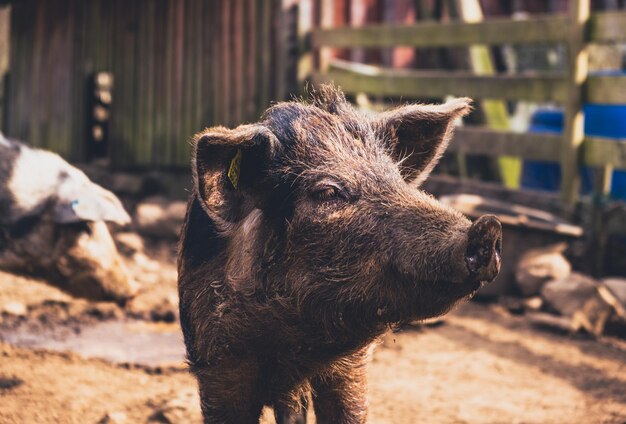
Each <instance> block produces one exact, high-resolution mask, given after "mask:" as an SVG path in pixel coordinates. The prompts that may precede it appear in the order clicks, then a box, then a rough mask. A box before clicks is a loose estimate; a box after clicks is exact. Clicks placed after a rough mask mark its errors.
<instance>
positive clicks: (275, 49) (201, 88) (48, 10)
mask: <svg viewBox="0 0 626 424" xmlns="http://www.w3.org/2000/svg"><path fill="white" fill-rule="evenodd" d="M287 4H288V2H286V1H284V0H213V1H206V0H132V1H129V0H108V1H107V0H90V1H86V0H24V1H19V2H15V3H14V4H13V6H12V12H11V22H12V25H11V28H12V29H11V43H12V44H11V59H10V67H11V74H10V84H9V94H8V102H7V105H8V113H7V115H8V119H7V123H6V129H7V132H8V134H9V135H11V136H13V137H15V138H18V139H23V140H27V141H29V142H30V143H32V144H34V145H36V146H41V147H45V148H49V149H52V150H55V151H57V152H59V153H61V154H62V155H63V156H65V157H66V158H68V159H70V160H73V161H81V160H84V159H85V154H86V150H87V149H86V148H85V147H86V146H85V140H86V137H85V134H86V131H87V130H86V128H85V121H86V114H87V111H86V110H85V105H86V98H87V93H86V86H87V78H88V76H89V75H91V74H92V73H93V72H95V71H110V72H112V73H113V76H114V89H113V106H112V114H111V122H110V149H111V152H110V154H111V162H112V165H113V166H114V167H146V166H149V167H155V166H157V167H162V168H165V167H172V166H174V167H177V166H186V165H187V164H188V161H189V144H188V141H189V138H190V137H191V136H192V135H193V134H194V133H195V132H197V131H199V130H201V129H202V128H204V127H206V126H211V125H216V124H224V125H235V124H238V123H241V122H245V121H253V120H256V119H257V118H258V116H259V114H260V113H261V112H262V111H263V110H264V109H265V108H266V107H267V105H268V104H269V103H270V101H271V100H280V99H284V98H286V97H287V96H288V95H289V94H290V93H291V92H294V91H296V87H295V69H294V65H293V64H294V63H295V55H292V54H290V51H291V50H292V47H293V46H292V44H293V39H292V38H290V34H295V30H296V28H295V23H296V20H295V19H294V16H296V15H295V10H292V9H289V8H288V7H287Z"/></svg>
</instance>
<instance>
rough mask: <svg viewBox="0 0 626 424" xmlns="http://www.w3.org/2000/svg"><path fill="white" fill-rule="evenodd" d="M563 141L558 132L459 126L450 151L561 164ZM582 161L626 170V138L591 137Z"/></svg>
mask: <svg viewBox="0 0 626 424" xmlns="http://www.w3.org/2000/svg"><path fill="white" fill-rule="evenodd" d="M562 138H563V136H562V134H554V133H512V132H506V131H495V130H491V129H488V128H485V127H458V128H457V129H456V131H455V135H454V138H453V140H452V143H450V147H449V148H448V151H449V152H451V153H464V154H476V155H486V156H491V157H498V156H504V155H508V156H517V157H520V158H523V159H528V160H539V161H546V162H559V160H560V143H561V141H562ZM581 159H582V162H583V163H584V164H585V165H589V166H601V167H602V166H606V165H610V166H613V167H615V168H620V169H626V139H624V140H620V139H612V138H603V137H591V136H587V137H585V141H584V142H583V146H582V158H581Z"/></svg>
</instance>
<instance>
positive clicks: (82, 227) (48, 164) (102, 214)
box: [0, 133, 134, 301]
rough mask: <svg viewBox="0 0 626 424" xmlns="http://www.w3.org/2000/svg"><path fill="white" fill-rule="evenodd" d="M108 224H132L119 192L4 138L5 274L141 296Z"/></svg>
mask: <svg viewBox="0 0 626 424" xmlns="http://www.w3.org/2000/svg"><path fill="white" fill-rule="evenodd" d="M104 221H111V222H117V223H119V224H125V223H127V222H129V221H130V217H129V216H128V214H127V213H126V211H125V210H124V208H123V207H122V205H121V203H120V201H119V200H118V199H117V198H116V197H115V195H114V194H113V193H111V192H109V191H107V190H105V189H103V188H102V187H100V186H98V185H96V184H94V183H92V182H91V181H90V180H89V179H88V178H87V176H86V175H85V174H84V173H82V172H81V171H80V170H78V169H77V168H74V167H73V166H71V165H70V164H69V163H67V162H65V161H64V160H63V159H61V158H60V157H59V156H57V155H55V154H53V153H51V152H47V151H44V150H39V149H33V148H31V147H28V146H26V145H24V144H22V143H18V142H16V141H10V140H8V139H6V138H4V137H3V136H2V134H1V133H0V268H2V269H6V270H9V271H13V272H19V273H28V274H33V275H37V276H41V277H44V278H46V279H47V280H49V281H51V282H53V283H55V284H56V285H58V286H59V287H61V288H63V289H64V290H66V291H68V292H69V293H71V294H73V295H77V296H81V297H86V298H89V299H93V300H116V301H124V300H125V299H127V298H128V297H130V296H131V295H132V294H133V291H134V290H133V286H132V283H131V281H130V278H129V274H128V272H127V270H126V267H125V265H124V263H123V262H122V259H121V257H120V256H119V253H118V251H117V248H116V247H115V243H114V242H113V239H112V238H111V234H110V233H109V230H108V228H107V226H106V224H105V223H104Z"/></svg>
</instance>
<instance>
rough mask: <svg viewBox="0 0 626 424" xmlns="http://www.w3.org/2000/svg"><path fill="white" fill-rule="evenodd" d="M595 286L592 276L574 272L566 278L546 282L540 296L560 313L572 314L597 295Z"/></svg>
mask: <svg viewBox="0 0 626 424" xmlns="http://www.w3.org/2000/svg"><path fill="white" fill-rule="evenodd" d="M596 287H597V283H596V281H595V280H594V279H593V278H591V277H588V276H586V275H583V274H579V273H576V272H574V273H572V274H571V275H570V276H569V277H567V278H562V279H560V280H553V281H549V282H547V283H546V284H545V285H544V286H543V288H542V289H541V297H543V299H544V300H545V301H546V303H547V304H548V305H549V306H550V307H552V308H553V309H554V310H556V311H558V312H559V313H560V314H561V315H564V316H573V315H574V314H575V313H576V312H577V311H580V310H582V309H583V307H584V306H585V303H587V301H588V300H590V299H592V298H594V297H598V291H597V288H596Z"/></svg>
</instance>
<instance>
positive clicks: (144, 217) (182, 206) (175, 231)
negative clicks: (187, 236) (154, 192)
mask: <svg viewBox="0 0 626 424" xmlns="http://www.w3.org/2000/svg"><path fill="white" fill-rule="evenodd" d="M186 210H187V203H186V202H183V201H176V200H170V199H167V198H165V197H162V196H154V197H150V198H148V199H146V200H144V201H143V202H141V203H140V204H139V205H137V210H136V211H135V223H136V227H137V230H138V231H139V232H141V233H142V234H146V235H149V236H154V237H164V238H170V239H176V238H178V236H179V232H180V227H181V225H182V224H183V220H184V218H185V212H186Z"/></svg>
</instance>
